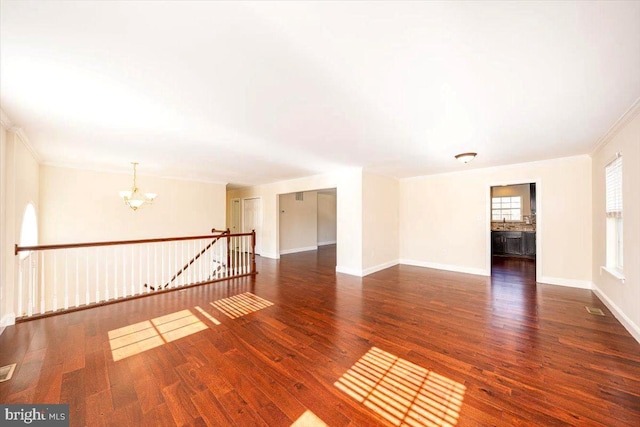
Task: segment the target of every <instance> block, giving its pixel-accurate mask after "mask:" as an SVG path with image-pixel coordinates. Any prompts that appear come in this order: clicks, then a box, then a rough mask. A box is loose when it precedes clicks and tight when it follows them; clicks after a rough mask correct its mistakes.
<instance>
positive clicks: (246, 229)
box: [242, 197, 262, 255]
mask: <svg viewBox="0 0 640 427" xmlns="http://www.w3.org/2000/svg"><path fill="white" fill-rule="evenodd" d="M242 217H243V227H242V228H243V230H242V231H243V233H250V232H251V230H256V255H259V254H260V253H261V243H262V242H261V240H262V239H261V234H262V233H261V229H262V221H261V219H260V198H259V197H256V198H255V199H244V203H243V215H242Z"/></svg>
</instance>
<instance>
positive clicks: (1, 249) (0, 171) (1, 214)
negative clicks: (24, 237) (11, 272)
mask: <svg viewBox="0 0 640 427" xmlns="http://www.w3.org/2000/svg"><path fill="white" fill-rule="evenodd" d="M6 175H7V130H6V129H5V128H4V126H0V331H2V328H3V327H4V326H6V325H8V324H10V323H11V321H10V320H9V319H7V318H5V315H6V314H7V309H8V307H7V304H6V297H5V294H6V292H7V285H6V284H7V283H8V282H7V280H8V278H9V276H8V272H7V268H6V265H7V256H8V255H7V252H8V248H9V242H8V239H7V236H6V235H7V231H6V230H7V220H6V218H7V195H6V193H7V182H6V181H7V177H6Z"/></svg>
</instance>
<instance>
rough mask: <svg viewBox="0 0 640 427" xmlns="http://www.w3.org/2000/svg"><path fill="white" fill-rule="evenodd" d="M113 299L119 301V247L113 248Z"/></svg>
mask: <svg viewBox="0 0 640 427" xmlns="http://www.w3.org/2000/svg"><path fill="white" fill-rule="evenodd" d="M113 298H115V299H118V247H117V246H114V247H113Z"/></svg>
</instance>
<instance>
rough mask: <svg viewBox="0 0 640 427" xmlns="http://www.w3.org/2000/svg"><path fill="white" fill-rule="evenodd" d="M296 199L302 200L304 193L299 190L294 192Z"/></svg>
mask: <svg viewBox="0 0 640 427" xmlns="http://www.w3.org/2000/svg"><path fill="white" fill-rule="evenodd" d="M296 200H297V201H298V202H302V201H304V193H303V192H302V191H299V192H297V193H296Z"/></svg>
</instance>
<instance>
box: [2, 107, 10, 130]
mask: <svg viewBox="0 0 640 427" xmlns="http://www.w3.org/2000/svg"><path fill="white" fill-rule="evenodd" d="M0 125H2V127H3V128H5V129H7V130H9V129H11V128H13V122H12V121H11V119H10V118H9V116H7V113H5V112H4V110H2V109H0Z"/></svg>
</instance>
